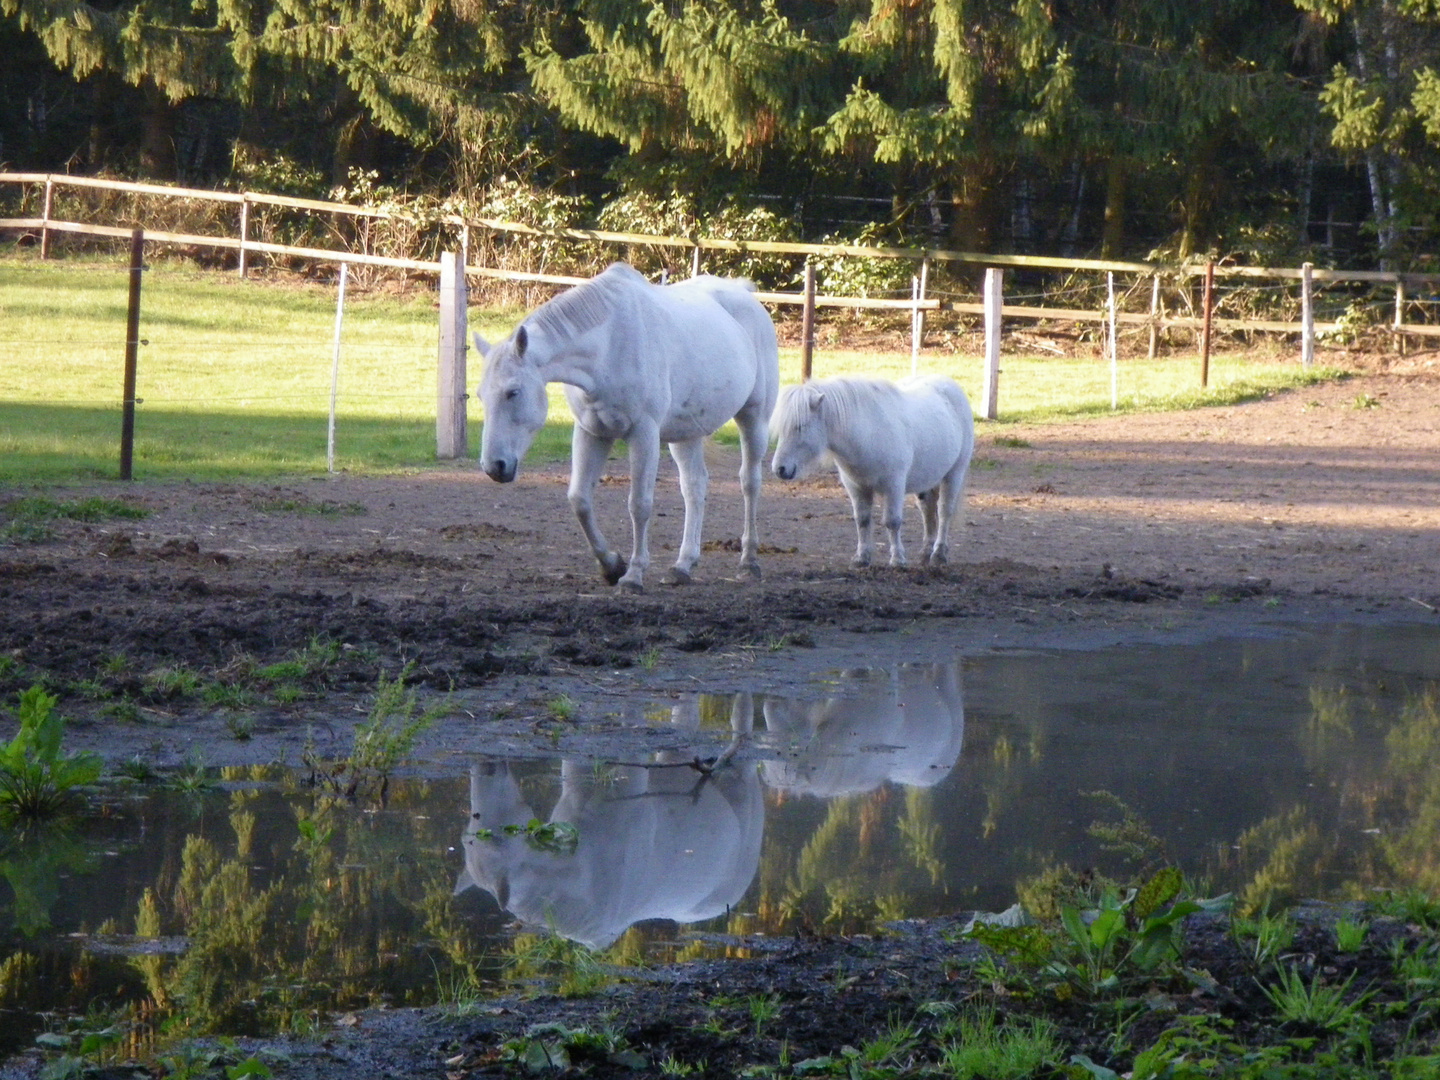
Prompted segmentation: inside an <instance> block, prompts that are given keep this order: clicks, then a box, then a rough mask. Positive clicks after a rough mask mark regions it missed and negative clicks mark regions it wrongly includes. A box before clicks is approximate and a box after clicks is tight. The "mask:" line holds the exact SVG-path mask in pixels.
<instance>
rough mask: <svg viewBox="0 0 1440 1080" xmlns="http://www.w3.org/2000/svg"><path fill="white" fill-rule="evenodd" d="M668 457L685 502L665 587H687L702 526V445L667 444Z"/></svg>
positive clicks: (705, 475) (705, 484)
mask: <svg viewBox="0 0 1440 1080" xmlns="http://www.w3.org/2000/svg"><path fill="white" fill-rule="evenodd" d="M670 456H671V457H672V458H674V459H675V467H676V468H678V469H679V470H680V495H681V498H683V499H684V500H685V532H684V534H683V535H682V536H681V538H680V554H679V555H677V556H676V558H675V565H674V566H672V567H671V568H670V571H669V573H667V574H666V575H665V583H666V584H667V585H688V584H690V571H692V570H694V569H695V564H696V563H698V562H699V561H700V534H701V530H702V529H703V527H704V525H705V493H706V491H707V490H708V489H709V486H710V473H709V472H708V471H707V470H706V468H705V441H704V440H703V439H686V440H685V441H684V442H673V443H671V444H670Z"/></svg>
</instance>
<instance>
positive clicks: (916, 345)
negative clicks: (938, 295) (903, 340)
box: [910, 255, 930, 375]
mask: <svg viewBox="0 0 1440 1080" xmlns="http://www.w3.org/2000/svg"><path fill="white" fill-rule="evenodd" d="M929 280H930V257H929V256H928V255H927V256H926V257H925V258H923V259H921V260H920V276H919V277H918V278H914V277H912V278H911V279H910V296H911V299H913V300H914V301H915V307H914V309H913V310H912V311H911V312H910V374H911V375H914V374H916V373H917V372H918V371H919V370H920V348H921V346H922V344H923V343H924V340H925V309H924V308H922V307H921V306H920V304H921V303H922V302H923V301H924V299H925V288H926V286H927V285H928V283H929Z"/></svg>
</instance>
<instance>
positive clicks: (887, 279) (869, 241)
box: [814, 224, 917, 297]
mask: <svg viewBox="0 0 1440 1080" xmlns="http://www.w3.org/2000/svg"><path fill="white" fill-rule="evenodd" d="M821 243H824V244H844V245H848V246H854V247H904V246H907V245H906V244H905V243H904V238H902V237H898V236H896V235H894V233H893V231H892V230H890V229H889V228H888V227H886V226H884V225H875V224H871V225H866V226H864V227H862V228H861V229H860V230H859V231H858V232H857V233H855V234H854V235H852V236H842V235H838V234H833V233H832V234H831V235H829V236H826V237H825V238H824V239H823V240H822V241H821ZM814 263H815V287H816V289H817V290H819V291H822V292H824V293H825V294H827V295H834V296H864V297H893V296H897V295H903V296H909V295H910V278H911V277H912V276H913V275H914V274H915V273H916V272H917V270H916V267H915V264H914V263H913V262H911V261H910V260H909V259H892V258H884V257H881V256H876V257H875V258H858V257H856V256H853V255H823V256H820V257H818V258H816V259H815V260H814Z"/></svg>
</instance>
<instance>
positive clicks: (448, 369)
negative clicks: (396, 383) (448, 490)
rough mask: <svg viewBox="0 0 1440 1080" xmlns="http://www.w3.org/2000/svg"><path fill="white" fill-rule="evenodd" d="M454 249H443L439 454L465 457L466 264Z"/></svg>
mask: <svg viewBox="0 0 1440 1080" xmlns="http://www.w3.org/2000/svg"><path fill="white" fill-rule="evenodd" d="M458 262H459V260H458V258H457V256H456V254H455V253H454V252H453V251H443V252H441V253H440V357H439V364H438V365H437V376H438V377H437V385H438V396H437V399H436V403H435V456H436V457H437V458H441V459H454V458H463V457H464V456H465V453H466V447H465V402H466V400H467V399H468V395H467V394H466V392H465V307H466V303H467V295H466V292H467V290H466V287H465V267H464V264H460V265H459V266H457V265H456V264H457V263H458Z"/></svg>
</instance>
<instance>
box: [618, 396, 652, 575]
mask: <svg viewBox="0 0 1440 1080" xmlns="http://www.w3.org/2000/svg"><path fill="white" fill-rule="evenodd" d="M627 441H628V442H629V444H630V528H631V530H632V531H633V533H634V536H635V542H634V546H633V547H632V548H631V549H630V568H629V569H628V570H626V571H625V573H624V574H622V575H621V577H620V581H619V585H620V588H622V589H624V590H625V591H626V592H635V593H639V592H644V591H645V571H646V570H648V569H649V568H650V515H651V513H652V512H653V511H654V509H655V474H656V472H657V471H658V470H659V468H660V432H659V430H658V428H657V427H656V426H655V425H654V424H653V423H652V424H643V425H642V424H637V425H636V426H635V427H634V428H632V429H631V431H630V435H629V438H628V440H627Z"/></svg>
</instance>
